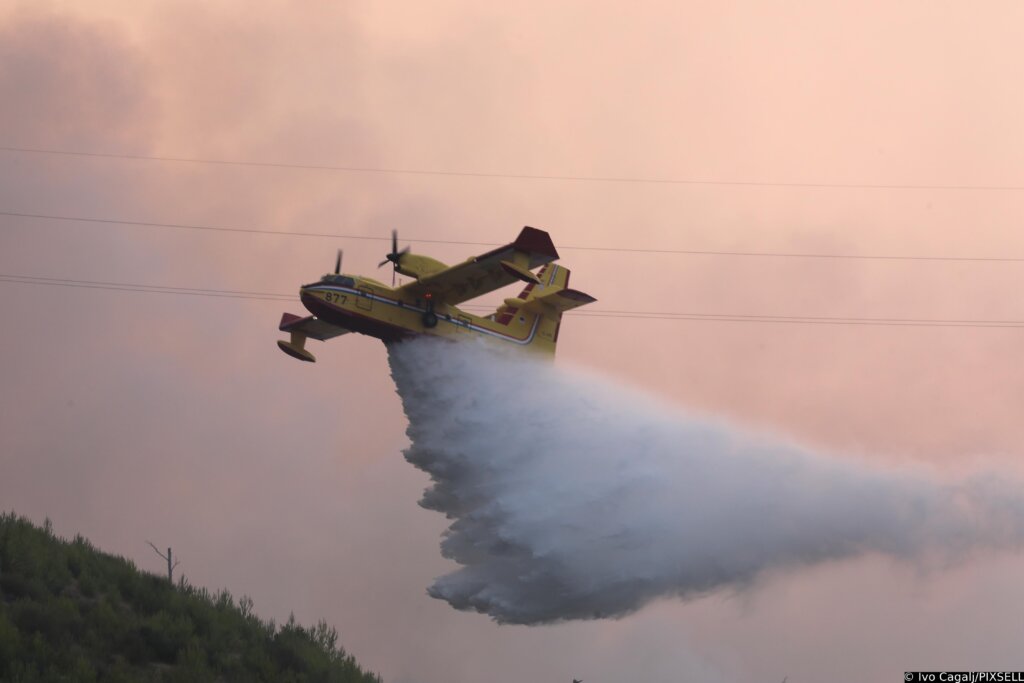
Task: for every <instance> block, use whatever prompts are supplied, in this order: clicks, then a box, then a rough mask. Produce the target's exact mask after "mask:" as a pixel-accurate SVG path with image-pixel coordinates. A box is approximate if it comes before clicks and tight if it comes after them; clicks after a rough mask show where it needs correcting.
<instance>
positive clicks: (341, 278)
mask: <svg viewBox="0 0 1024 683" xmlns="http://www.w3.org/2000/svg"><path fill="white" fill-rule="evenodd" d="M327 281H328V282H330V283H331V284H335V285H338V286H340V287H355V286H356V281H355V280H353V279H352V278H350V277H348V276H347V275H328V276H327Z"/></svg>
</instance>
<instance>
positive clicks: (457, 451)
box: [389, 339, 1024, 624]
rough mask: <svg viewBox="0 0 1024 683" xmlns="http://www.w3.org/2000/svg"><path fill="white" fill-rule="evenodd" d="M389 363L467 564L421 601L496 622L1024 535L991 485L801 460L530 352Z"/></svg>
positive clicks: (438, 347) (441, 354)
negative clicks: (869, 556) (436, 601)
mask: <svg viewBox="0 0 1024 683" xmlns="http://www.w3.org/2000/svg"><path fill="white" fill-rule="evenodd" d="M389 354H390V360H391V371H392V376H393V377H394V380H395V383H396V385H397V387H398V392H399V394H400V396H401V398H402V402H403V405H404V407H405V412H406V415H407V416H408V419H409V428H408V435H409V438H410V439H411V441H412V444H411V446H410V447H409V448H408V449H407V450H406V452H405V455H406V458H407V459H408V460H409V462H410V463H412V464H413V465H415V466H417V467H419V468H421V469H423V470H425V471H426V472H427V473H429V474H430V476H431V478H432V479H433V485H432V487H430V488H429V489H427V490H426V492H425V493H424V496H423V499H422V501H421V504H422V505H423V506H424V507H427V508H430V509H433V510H437V511H439V512H442V513H444V514H445V515H447V516H448V518H450V519H451V520H452V523H451V525H450V527H449V528H448V530H447V531H446V533H445V537H444V540H443V542H442V543H441V550H442V553H443V554H444V556H445V557H448V558H450V559H452V560H454V561H455V562H457V563H458V564H459V565H461V567H460V568H459V569H457V570H456V571H453V572H451V573H449V574H447V575H445V576H441V577H440V578H438V579H437V580H436V581H435V582H434V584H433V585H432V586H431V587H430V588H429V593H430V595H432V596H434V597H436V598H440V599H443V600H446V601H448V602H449V603H450V604H451V605H452V606H453V607H456V608H458V609H464V610H477V611H479V612H483V613H486V614H488V615H490V616H491V617H493V618H494V619H495V620H497V621H499V622H502V623H521V624H537V623H545V622H553V621H559V620H567V619H596V618H607V617H620V616H623V615H626V614H629V613H630V612H633V611H635V610H637V609H639V608H640V607H641V606H643V605H644V604H645V603H647V602H649V601H651V600H652V599H655V598H658V597H661V596H673V595H674V596H681V597H687V596H694V595H699V594H703V593H706V592H709V591H713V590H716V589H721V588H726V587H737V586H742V585H745V584H747V583H749V582H751V581H752V580H754V579H755V578H756V577H757V576H758V575H759V574H761V573H762V572H765V571H768V570H779V569H785V568H791V567H798V566H801V565H809V564H812V563H816V562H821V561H825V560H830V559H841V558H846V557H852V556H856V555H860V554H864V553H870V552H875V553H883V554H887V555H891V556H895V557H900V558H909V559H922V558H924V557H926V556H927V555H929V554H932V553H935V552H937V553H939V554H941V555H943V556H945V557H952V556H957V557H958V556H960V555H961V554H962V553H964V552H966V551H968V550H970V549H972V548H974V547H977V546H1002V545H1015V544H1017V543H1018V542H1019V541H1020V539H1021V538H1022V537H1024V506H1022V504H1021V500H1020V498H1019V497H1017V496H1016V495H1015V494H1008V493H1005V491H1003V489H1002V488H1000V487H998V486H997V485H996V484H995V483H993V482H992V481H991V480H988V481H986V482H978V481H976V482H973V483H971V484H969V485H957V486H949V485H941V484H938V483H936V482H934V481H931V480H929V479H927V478H924V477H914V476H910V475H907V474H898V473H892V472H886V471H884V470H881V469H876V468H870V467H868V466H866V465H864V464H859V463H854V462H849V461H845V460H842V459H839V458H833V457H829V456H826V455H819V454H815V453H811V452H808V451H807V450H804V449H801V448H798V447H796V446H792V445H787V444H785V443H780V442H778V441H773V440H771V439H767V438H763V437H759V436H757V435H756V434H751V433H747V432H743V431H741V430H738V429H734V428H731V427H729V426H727V425H725V424H723V423H716V422H714V421H712V420H709V419H706V418H695V417H692V416H687V415H685V414H682V413H681V411H679V410H677V409H674V408H670V407H667V406H664V405H660V404H659V403H658V402H657V401H656V400H654V399H652V398H650V397H646V396H644V395H642V394H640V393H639V392H636V391H634V390H628V389H623V388H621V387H618V386H616V385H615V384H614V383H612V382H610V381H607V380H597V379H594V378H592V377H586V376H582V375H580V374H577V373H573V372H571V371H567V370H565V369H563V368H560V367H559V366H558V365H555V364H552V363H550V362H547V361H544V360H537V359H533V358H531V357H528V356H527V354H520V355H515V356H513V355H509V354H504V353H497V352H495V351H494V350H492V349H490V348H486V347H482V346H479V345H477V344H474V343H461V344H455V343H450V342H438V341H435V340H429V339H421V340H416V341H412V342H406V343H401V344H396V345H393V346H392V347H390V349H389ZM996 489H999V491H997V490H996ZM1000 491H1002V492H1000Z"/></svg>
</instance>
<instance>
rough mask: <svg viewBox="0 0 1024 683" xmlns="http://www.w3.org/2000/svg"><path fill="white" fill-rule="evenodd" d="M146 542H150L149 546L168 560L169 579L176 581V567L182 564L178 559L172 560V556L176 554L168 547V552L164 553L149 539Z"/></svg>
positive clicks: (172, 581)
mask: <svg viewBox="0 0 1024 683" xmlns="http://www.w3.org/2000/svg"><path fill="white" fill-rule="evenodd" d="M146 543H149V547H150V548H152V549H153V550H155V551H156V554H157V555H159V556H160V557H162V558H164V559H165V560H167V580H168V581H170V582H171V583H174V568H175V567H177V566H178V565H179V564H181V562H180V561H178V560H173V562H172V558H173V557H174V556H173V555H172V554H171V549H170V548H167V554H166V555H164V554H163V553H162V552H160V550H159V549H158V548H157V547H156V546H155V545H153V544H152V543H150V542H149V541H146Z"/></svg>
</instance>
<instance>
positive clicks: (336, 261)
mask: <svg viewBox="0 0 1024 683" xmlns="http://www.w3.org/2000/svg"><path fill="white" fill-rule="evenodd" d="M334 274H335V275H341V249H339V250H338V257H337V258H336V259H334Z"/></svg>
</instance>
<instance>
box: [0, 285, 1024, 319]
mask: <svg viewBox="0 0 1024 683" xmlns="http://www.w3.org/2000/svg"><path fill="white" fill-rule="evenodd" d="M0 282H10V283H19V284H28V285H42V286H56V287H70V288H76V289H102V290H114V291H128V292H138V293H142V294H180V295H187V296H206V297H218V298H232V299H255V300H262V301H274V302H282V301H286V302H295V296H294V295H290V294H276V293H270V292H250V291H239V290H223V289H203V288H197V287H171V286H163V285H145V284H139V283H132V282H107V281H97V280H75V279H69V278H50V277H38V276H31V275H15V274H8V273H0ZM464 308H473V309H477V310H481V309H484V310H490V307H485V306H482V305H475V304H471V305H469V306H465V307H464ZM567 315H571V316H573V317H580V318H623V319H639V320H688V321H702V322H742V323H762V324H763V323H768V324H798V325H866V326H895V327H974V328H1024V320H951V319H934V318H856V317H829V316H783V315H746V314H726V313H694V312H669V311H613V310H602V309H597V310H593V311H586V310H583V311H571V312H570V313H568V314H567Z"/></svg>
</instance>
